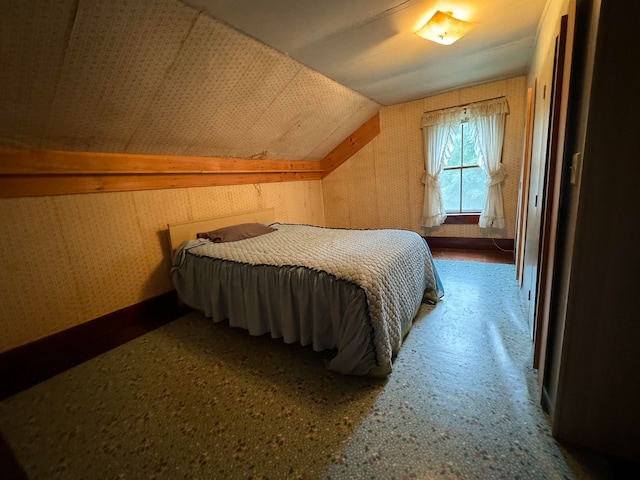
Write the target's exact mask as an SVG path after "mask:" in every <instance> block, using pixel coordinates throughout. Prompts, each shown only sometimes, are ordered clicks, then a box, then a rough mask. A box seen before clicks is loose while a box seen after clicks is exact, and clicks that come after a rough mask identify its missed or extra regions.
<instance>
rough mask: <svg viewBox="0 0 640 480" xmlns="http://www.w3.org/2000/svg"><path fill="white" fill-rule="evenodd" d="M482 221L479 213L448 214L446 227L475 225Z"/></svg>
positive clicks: (445, 222)
mask: <svg viewBox="0 0 640 480" xmlns="http://www.w3.org/2000/svg"><path fill="white" fill-rule="evenodd" d="M479 221H480V214H479V213H455V214H447V218H446V219H445V221H444V224H445V225H473V224H476V225H477V224H478V222H479Z"/></svg>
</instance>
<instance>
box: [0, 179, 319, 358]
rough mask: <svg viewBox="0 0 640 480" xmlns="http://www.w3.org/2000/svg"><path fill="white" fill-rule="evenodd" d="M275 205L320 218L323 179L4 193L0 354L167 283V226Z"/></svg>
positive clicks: (300, 219) (279, 212)
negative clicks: (70, 192) (9, 196)
mask: <svg viewBox="0 0 640 480" xmlns="http://www.w3.org/2000/svg"><path fill="white" fill-rule="evenodd" d="M292 199H295V201H291V200H292ZM270 207H273V208H274V209H275V213H276V219H277V220H278V221H281V222H291V223H307V224H313V225H324V211H323V204H322V184H321V182H320V181H319V180H318V181H311V182H287V183H269V184H261V185H238V186H230V187H203V188H188V189H173V190H147V191H139V192H121V193H98V194H84V195H62V196H53V197H33V198H16V199H0V224H1V225H2V235H0V272H2V275H0V291H2V302H0V332H1V334H0V352H2V351H5V350H8V349H10V348H13V347H17V346H20V345H23V344H25V343H28V342H31V341H34V340H37V339H38V338H41V337H45V336H47V335H50V334H52V333H55V332H58V331H61V330H64V329H67V328H70V327H72V326H74V325H77V324H80V323H83V322H86V321H88V320H91V319H93V318H97V317H100V316H102V315H105V314H107V313H110V312H112V311H115V310H118V309H120V308H124V307H127V306H129V305H133V304H136V303H139V302H141V301H143V300H146V299H148V298H151V297H154V296H157V295H160V294H162V293H165V292H168V291H169V290H171V289H172V288H173V286H172V284H171V279H170V275H169V268H170V266H171V253H170V247H169V238H168V232H167V224H168V223H177V222H185V221H189V220H199V219H204V218H209V217H214V216H222V215H232V214H236V213H242V212H246V211H250V210H256V209H261V208H270Z"/></svg>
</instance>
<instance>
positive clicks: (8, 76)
mask: <svg viewBox="0 0 640 480" xmlns="http://www.w3.org/2000/svg"><path fill="white" fill-rule="evenodd" d="M0 91H1V92H2V94H1V95H0V147H18V148H38V149H59V150H80V151H95V152H119V153H127V152H129V153H147V154H166V155H172V154H173V155H195V156H219V157H241V158H256V159H259V158H267V159H270V158H274V159H290V160H305V159H306V160H319V159H321V158H323V157H324V156H325V155H326V154H327V153H329V152H330V151H331V150H332V149H333V148H334V147H335V146H336V145H338V144H339V143H340V142H341V141H342V140H344V138H346V137H347V136H348V135H350V134H351V132H353V131H354V130H356V129H357V128H358V127H359V126H360V125H361V124H362V123H363V122H365V121H366V120H367V119H369V118H370V117H371V116H372V115H373V114H374V113H376V112H377V111H378V110H379V109H380V108H381V107H380V105H378V104H377V103H375V102H373V101H371V100H370V99H367V98H365V97H363V96H362V95H360V94H358V93H356V92H353V91H351V90H349V89H347V88H345V87H343V86H341V85H339V84H337V83H336V82H334V81H332V80H330V79H328V78H326V77H324V76H322V75H320V74H319V73H317V72H315V71H313V70H311V69H309V68H307V67H305V66H303V65H302V64H300V63H298V62H296V61H294V60H292V59H291V58H289V57H287V56H286V55H284V54H281V53H279V52H276V51H275V50H273V49H271V48H269V47H266V46H265V45H263V44H261V43H259V42H257V41H255V40H253V39H251V38H249V37H247V36H245V35H243V34H241V33H239V32H238V31H236V30H234V29H233V28H231V27H229V26H227V25H225V24H223V23H221V22H219V21H217V20H215V19H212V18H210V17H208V16H207V15H205V14H201V13H200V12H198V11H197V10H194V9H193V8H191V7H188V6H186V5H184V4H183V3H181V2H179V1H177V0H135V1H131V0H30V1H24V0H1V1H0ZM263 207H274V208H275V210H276V214H277V218H278V220H279V221H285V222H300V223H310V224H318V225H323V224H324V211H323V201H322V184H321V182H320V181H314V182H290V183H282V184H263V185H243V186H233V187H208V188H193V189H176V190H157V191H141V192H123V193H102V194H88V195H67V196H57V197H38V198H18V199H0V224H1V225H2V235H1V236H0V253H1V256H2V258H1V259H0V271H1V272H2V274H1V275H0V288H1V289H2V292H3V293H2V302H1V303H0V352H1V351H5V350H8V349H10V348H13V347H16V346H20V345H23V344H25V343H28V342H31V341H33V340H37V339H39V338H42V337H44V336H47V335H49V334H52V333H55V332H58V331H61V330H64V329H66V328H69V327H72V326H74V325H77V324H79V323H82V322H85V321H88V320H91V319H93V318H97V317H99V316H102V315H105V314H107V313H110V312H112V311H115V310H118V309H120V308H124V307H127V306H129V305H132V304H135V303H138V302H141V301H143V300H145V299H148V298H151V297H153V296H156V295H159V294H161V293H164V292H166V291H168V290H170V289H171V288H172V286H171V284H170V277H169V265H170V260H169V247H168V240H167V238H166V225H167V223H172V222H182V221H187V220H190V219H199V218H206V217H209V216H219V215H227V214H232V213H238V212H244V211H247V210H251V209H255V208H263Z"/></svg>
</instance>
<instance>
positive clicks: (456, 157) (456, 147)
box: [445, 125, 462, 167]
mask: <svg viewBox="0 0 640 480" xmlns="http://www.w3.org/2000/svg"><path fill="white" fill-rule="evenodd" d="M451 131H452V132H453V133H452V135H451V138H452V141H453V151H452V152H451V158H450V159H449V161H448V162H447V164H446V165H445V166H446V167H459V166H460V155H461V153H462V125H454V126H453V127H452V128H451Z"/></svg>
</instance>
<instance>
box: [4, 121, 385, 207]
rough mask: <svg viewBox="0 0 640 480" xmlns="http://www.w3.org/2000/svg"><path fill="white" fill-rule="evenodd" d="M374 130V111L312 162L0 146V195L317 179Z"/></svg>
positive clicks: (377, 129) (366, 140)
mask: <svg viewBox="0 0 640 480" xmlns="http://www.w3.org/2000/svg"><path fill="white" fill-rule="evenodd" d="M378 133H380V115H379V114H377V113H376V114H375V115H374V116H373V117H371V118H370V119H369V120H367V121H366V122H365V123H364V124H362V125H361V126H360V127H359V128H358V129H357V130H355V131H354V132H353V133H352V134H351V135H349V137H347V138H346V139H345V140H344V141H342V142H341V143H340V144H339V145H338V146H337V147H336V148H334V149H333V150H332V151H331V152H330V153H329V154H328V155H327V156H326V157H325V158H323V159H322V160H318V161H307V160H268V159H265V160H258V159H242V158H219V157H187V156H171V155H144V154H128V153H127V154H125V153H100V152H71V151H57V150H29V149H23V150H17V149H6V148H0V198H16V197H37V196H47V195H69V194H78V193H102V192H124V191H135V190H155V189H162V188H192V187H206V186H219V185H243V184H249V183H254V184H258V183H272V182H291V181H301V180H306V181H308V180H321V179H323V178H325V177H326V176H327V175H328V174H329V173H331V172H332V171H334V170H335V169H336V168H338V166H340V165H341V164H342V163H343V162H345V161H346V160H348V159H349V158H350V157H351V156H352V155H353V154H354V153H356V152H357V151H358V150H360V149H361V148H362V147H364V146H365V145H366V144H367V143H369V142H370V141H371V140H372V139H373V138H375V136H376V135H378Z"/></svg>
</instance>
